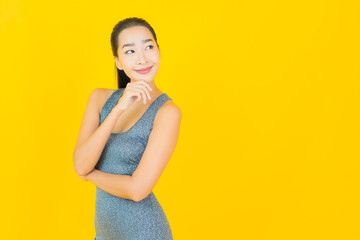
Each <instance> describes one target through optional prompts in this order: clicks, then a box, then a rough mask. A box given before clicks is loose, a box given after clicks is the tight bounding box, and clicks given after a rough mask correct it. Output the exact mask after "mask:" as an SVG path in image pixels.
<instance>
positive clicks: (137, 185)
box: [73, 18, 181, 240]
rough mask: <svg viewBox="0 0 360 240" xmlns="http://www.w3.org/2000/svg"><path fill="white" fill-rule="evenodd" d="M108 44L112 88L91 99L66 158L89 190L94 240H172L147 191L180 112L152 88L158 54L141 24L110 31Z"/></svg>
mask: <svg viewBox="0 0 360 240" xmlns="http://www.w3.org/2000/svg"><path fill="white" fill-rule="evenodd" d="M111 46H112V50H113V55H114V59H115V66H116V68H117V71H118V87H119V88H118V89H117V90H113V89H103V88H97V89H95V90H94V91H92V93H91V94H90V97H89V99H88V104H87V106H86V109H85V113H84V117H83V120H82V124H81V127H80V132H79V136H78V140H77V143H76V146H75V150H74V154H73V160H74V169H75V171H76V172H77V174H78V176H79V177H80V178H81V179H83V180H87V181H90V182H92V183H94V184H95V185H96V204H95V229H96V237H95V240H122V239H124V240H135V239H136V240H141V239H144V240H145V239H146V240H150V239H156V240H168V239H173V236H172V231H171V228H170V225H169V222H168V220H167V218H166V216H165V213H164V211H163V209H162V207H161V205H160V204H159V202H158V200H157V199H156V197H155V195H154V193H153V192H152V189H153V187H154V186H155V184H156V182H157V180H158V179H159V177H160V175H161V173H162V172H163V170H164V169H165V166H166V164H167V162H168V161H169V160H170V157H171V155H172V153H173V151H174V149H175V146H176V143H177V139H178V134H179V128H180V121H181V111H180V109H179V107H178V106H176V105H175V104H174V102H173V101H172V99H171V98H170V97H169V96H168V95H167V94H166V93H163V92H162V91H161V90H160V89H159V88H157V86H156V85H155V82H154V78H155V76H156V74H157V72H158V69H159V65H160V52H159V45H158V43H157V39H156V34H155V32H154V30H153V28H152V27H151V26H150V25H149V24H148V23H147V22H146V21H145V20H143V19H140V18H127V19H124V20H122V21H120V22H119V23H118V24H116V25H115V27H114V29H113V32H112V34H111Z"/></svg>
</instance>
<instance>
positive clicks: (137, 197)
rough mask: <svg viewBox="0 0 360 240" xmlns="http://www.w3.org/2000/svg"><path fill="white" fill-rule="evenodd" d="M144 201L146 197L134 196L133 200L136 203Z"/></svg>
mask: <svg viewBox="0 0 360 240" xmlns="http://www.w3.org/2000/svg"><path fill="white" fill-rule="evenodd" d="M143 199H144V197H143V196H142V195H140V194H134V195H133V197H132V200H133V201H134V202H140V201H142V200H143Z"/></svg>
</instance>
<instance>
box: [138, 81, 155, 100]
mask: <svg viewBox="0 0 360 240" xmlns="http://www.w3.org/2000/svg"><path fill="white" fill-rule="evenodd" d="M134 87H136V88H137V89H139V90H143V91H144V93H145V94H146V97H147V98H148V99H149V100H150V99H151V96H150V92H149V90H148V89H147V88H146V86H143V85H139V84H138V85H136V86H135V85H134ZM144 98H145V96H144Z"/></svg>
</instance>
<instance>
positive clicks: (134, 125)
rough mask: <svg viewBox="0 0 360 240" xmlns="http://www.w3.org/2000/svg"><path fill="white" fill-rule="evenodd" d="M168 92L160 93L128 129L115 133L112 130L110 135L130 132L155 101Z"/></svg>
mask: <svg viewBox="0 0 360 240" xmlns="http://www.w3.org/2000/svg"><path fill="white" fill-rule="evenodd" d="M165 94H166V93H162V94H160V95H159V96H158V97H157V98H156V99H155V100H154V101H153V102H152V103H151V104H150V105H149V107H148V108H147V109H146V110H145V112H144V113H143V114H142V115H141V117H140V118H139V119H138V120H137V121H136V122H135V123H134V124H133V125H132V126H131V127H130V128H129V129H128V130H126V131H124V132H120V133H115V132H112V133H111V134H110V135H122V134H125V133H128V132H130V130H132V129H133V128H134V127H135V126H136V125H137V124H138V123H139V122H140V120H141V119H142V118H143V117H144V116H145V114H146V113H147V112H148V111H149V109H150V108H151V107H152V106H153V105H154V103H155V102H156V101H158V100H159V99H160V97H161V96H163V95H165Z"/></svg>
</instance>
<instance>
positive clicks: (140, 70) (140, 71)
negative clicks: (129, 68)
mask: <svg viewBox="0 0 360 240" xmlns="http://www.w3.org/2000/svg"><path fill="white" fill-rule="evenodd" d="M151 68H152V66H151V67H147V68H142V69H139V70H135V71H136V72H138V73H140V74H146V73H148V72H150V70H151Z"/></svg>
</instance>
